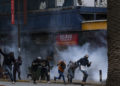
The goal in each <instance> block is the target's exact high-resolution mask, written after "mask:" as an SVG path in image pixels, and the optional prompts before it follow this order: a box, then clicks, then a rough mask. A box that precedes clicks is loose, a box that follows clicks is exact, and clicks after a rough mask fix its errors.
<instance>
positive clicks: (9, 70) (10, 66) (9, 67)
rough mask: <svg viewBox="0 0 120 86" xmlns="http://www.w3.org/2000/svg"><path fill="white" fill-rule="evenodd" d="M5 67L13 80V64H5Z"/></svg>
mask: <svg viewBox="0 0 120 86" xmlns="http://www.w3.org/2000/svg"><path fill="white" fill-rule="evenodd" d="M4 69H5V71H6V72H7V73H6V74H8V75H9V77H10V79H11V81H13V74H12V65H4Z"/></svg>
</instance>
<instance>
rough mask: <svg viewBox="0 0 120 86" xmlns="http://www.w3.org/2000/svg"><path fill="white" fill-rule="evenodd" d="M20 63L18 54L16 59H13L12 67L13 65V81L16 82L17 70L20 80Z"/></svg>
mask: <svg viewBox="0 0 120 86" xmlns="http://www.w3.org/2000/svg"><path fill="white" fill-rule="evenodd" d="M21 65H22V59H21V56H18V59H16V60H15V63H14V67H13V76H14V81H15V82H16V73H17V72H18V78H19V80H21V76H20V74H21V71H20V66H21Z"/></svg>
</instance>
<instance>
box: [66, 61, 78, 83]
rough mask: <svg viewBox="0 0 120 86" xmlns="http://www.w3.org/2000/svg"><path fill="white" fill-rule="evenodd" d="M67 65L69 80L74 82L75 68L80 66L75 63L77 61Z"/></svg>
mask: <svg viewBox="0 0 120 86" xmlns="http://www.w3.org/2000/svg"><path fill="white" fill-rule="evenodd" d="M67 67H68V74H67V78H68V82H70V83H72V79H73V78H74V73H75V69H76V68H77V67H78V66H77V65H76V64H75V62H73V61H70V62H69V64H68V65H67Z"/></svg>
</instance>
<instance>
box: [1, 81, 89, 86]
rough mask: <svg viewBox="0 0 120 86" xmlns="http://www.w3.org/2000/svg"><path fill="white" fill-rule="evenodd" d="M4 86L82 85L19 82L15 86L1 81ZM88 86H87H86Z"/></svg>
mask: <svg viewBox="0 0 120 86" xmlns="http://www.w3.org/2000/svg"><path fill="white" fill-rule="evenodd" d="M1 85H4V86H80V85H73V84H67V85H64V84H56V83H51V84H48V83H37V84H33V83H32V82H17V83H15V84H12V83H11V82H4V81H0V86H1ZM85 86H87V85H85Z"/></svg>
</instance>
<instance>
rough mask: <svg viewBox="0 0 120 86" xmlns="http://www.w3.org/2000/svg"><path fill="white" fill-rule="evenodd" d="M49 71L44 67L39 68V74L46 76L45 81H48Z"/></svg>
mask: <svg viewBox="0 0 120 86" xmlns="http://www.w3.org/2000/svg"><path fill="white" fill-rule="evenodd" d="M49 73H50V71H48V69H46V68H42V69H41V75H45V76H46V77H47V81H50V74H49Z"/></svg>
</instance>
